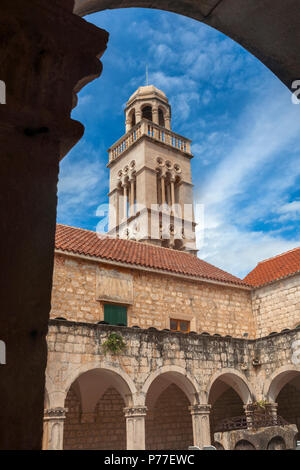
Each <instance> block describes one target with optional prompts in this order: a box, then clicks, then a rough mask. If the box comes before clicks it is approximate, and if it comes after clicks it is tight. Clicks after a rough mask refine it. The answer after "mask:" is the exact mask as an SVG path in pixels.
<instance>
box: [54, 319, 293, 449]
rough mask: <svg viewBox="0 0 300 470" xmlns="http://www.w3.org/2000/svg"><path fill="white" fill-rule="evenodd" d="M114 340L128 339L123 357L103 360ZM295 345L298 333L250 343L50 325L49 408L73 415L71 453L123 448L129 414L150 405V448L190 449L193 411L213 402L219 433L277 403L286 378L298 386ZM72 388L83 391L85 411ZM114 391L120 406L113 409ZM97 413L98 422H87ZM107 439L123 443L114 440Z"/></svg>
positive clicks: (67, 443) (102, 327)
mask: <svg viewBox="0 0 300 470" xmlns="http://www.w3.org/2000/svg"><path fill="white" fill-rule="evenodd" d="M111 333H116V334H119V335H121V336H122V337H123V339H124V341H125V343H126V349H125V350H124V351H122V352H119V353H118V354H112V353H110V352H107V353H106V354H105V353H104V350H103V343H104V341H106V340H107V339H108V338H109V336H110V335H111ZM297 341H300V330H299V329H296V330H292V331H289V332H287V333H281V334H277V335H274V336H271V337H266V338H263V339H259V340H247V339H245V338H244V339H242V338H241V339H238V338H228V337H216V336H210V335H209V336H207V335H205V334H193V333H189V334H183V333H172V332H167V331H158V330H155V329H154V328H150V329H138V328H130V327H117V326H109V325H97V324H94V323H79V322H69V321H63V320H50V326H49V333H48V366H47V381H46V389H47V398H48V400H47V407H49V408H50V409H59V408H64V407H66V408H69V412H68V414H67V419H66V424H65V432H66V435H65V447H66V448H78V447H80V446H81V447H82V448H97V449H100V448H102V449H103V448H106V449H118V448H124V447H125V444H124V439H125V436H126V433H125V414H124V407H129V408H130V409H131V407H136V408H139V407H142V408H143V407H145V406H146V407H147V408H148V411H147V414H146V423H147V424H146V443H147V447H148V448H152V449H158V448H160V449H163V448H174V449H175V448H177V449H178V448H180V449H181V448H186V446H187V445H190V444H191V415H190V414H189V412H188V406H190V405H197V404H201V405H204V406H205V405H206V404H207V403H210V396H211V397H214V398H213V402H212V411H211V420H212V421H211V423H212V432H213V428H214V424H215V422H216V421H217V420H219V419H221V418H222V417H225V415H226V416H227V417H229V416H228V414H229V412H230V416H231V417H232V416H236V415H241V414H243V413H241V412H242V405H244V404H247V403H251V402H254V401H257V400H262V399H263V400H267V401H268V400H269V397H271V396H275V400H276V397H277V395H276V393H275V392H274V389H273V388H272V387H275V389H278V383H279V385H280V383H282V378H283V380H284V381H285V383H288V382H290V383H291V384H292V385H293V386H294V384H295V383H294V381H295V380H296V377H299V376H300V367H299V366H297V365H295V364H294V362H293V357H294V356H293V354H294V349H293V345H294V344H295V342H297ZM285 374H288V375H285ZM278 377H279V378H280V380H279V382H276V380H277V378H278ZM291 379H292V381H291ZM95 380H97V381H96V382H95ZM78 381H79V382H78ZM297 383H298V382H297ZM72 384H74V387H75V386H76V387H77V386H79V387H81V388H80V389H81V392H82V393H81V395H80V396H81V406H79V403H78V402H77V403H76V394H75V390H76V388H74V390H73V392H74V394H72ZM274 384H275V385H274ZM70 387H71V388H70ZM224 387H225V388H224ZM112 388H113V389H114V391H112ZM226 388H228V391H226ZM279 388H280V387H279ZM281 388H282V386H281ZM296 388H297V390H298V393H299V387H298V385H297V387H296ZM69 389H70V392H69V395H68V397H67V401H66V396H67V391H68V390H69ZM233 389H234V390H235V392H233V391H232V390H233ZM105 390H108V392H107V393H105ZM115 390H117V392H118V397H119V401H118V400H115V398H114V400H113V402H112V401H111V400H112V397H114V396H115V395H117V392H116V391H115ZM279 391H280V390H279V389H278V392H279ZM210 392H211V394H212V395H210ZM223 392H225V393H224V396H223V395H222V393H223ZM271 392H272V393H271ZM282 393H283V392H282ZM95 394H96V395H97V396H96V395H95ZM237 394H238V396H239V398H238V397H237ZM290 395H291V394H290ZM121 396H122V398H121ZM279 398H280V397H279ZM91 400H92V401H91ZM99 400H100V401H99ZM288 400H290V398H289V399H288ZM285 401H286V400H285V399H284V402H285ZM281 402H282V400H280V403H281ZM92 403H94V405H92ZM100 403H101V406H102V412H100V408H99V406H100V405H99V404H100ZM84 406H85V407H86V409H84ZM297 406H298V404H297V403H296V405H295V406H294V405H293V409H292V408H291V409H290V410H289V413H290V414H289V421H291V420H293V422H295V421H297V417H298V408H297ZM296 408H297V409H296ZM91 410H95V411H93V413H94V412H95V413H96V418H95V419H94V420H93V419H92V418H91V416H88V412H89V413H90V414H91ZM87 411H88V412H87ZM80 413H81V418H80V417H79V414H80ZM101 413H102V414H101ZM104 423H105V426H104ZM121 429H122V432H121ZM147 430H148V431H147ZM109 433H110V434H109ZM109 436H118V437H117V439H116V440H115V441H113V440H112V439H111V438H110V437H109ZM106 439H107V440H106ZM81 440H82V441H81ZM158 441H160V442H158ZM78 442H79V443H80V444H78Z"/></svg>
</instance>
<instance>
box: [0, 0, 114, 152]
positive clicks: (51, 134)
mask: <svg viewBox="0 0 300 470" xmlns="http://www.w3.org/2000/svg"><path fill="white" fill-rule="evenodd" d="M27 3H28V2H23V1H22V0H15V1H14V2H12V1H10V0H2V2H1V18H0V31H1V33H0V37H1V39H3V40H2V43H3V44H2V43H1V47H0V63H1V80H3V81H4V82H5V85H6V104H5V105H1V106H0V108H1V109H0V122H1V121H2V122H3V123H4V130H3V129H2V131H1V125H0V134H1V132H5V135H6V136H7V135H8V134H9V133H10V132H11V133H14V134H16V135H17V136H18V135H20V136H23V138H25V137H26V138H27V140H30V142H31V143H32V141H33V139H34V141H36V140H41V139H42V138H44V137H45V136H46V137H47V138H48V139H52V140H53V141H55V142H59V143H60V157H61V158H62V157H63V156H64V155H65V153H66V152H68V151H69V150H70V148H72V146H73V145H74V144H75V143H76V142H77V141H78V140H79V139H80V138H81V136H82V134H83V130H84V127H83V126H82V125H81V124H80V123H79V122H78V121H75V120H73V119H71V117H70V114H71V111H72V108H74V107H75V106H76V104H77V93H78V92H79V91H80V90H81V88H83V87H84V86H85V85H86V84H87V83H89V82H90V81H92V80H93V79H95V78H96V77H98V76H99V75H100V74H101V71H102V64H101V62H100V60H99V58H100V57H101V55H102V54H103V52H104V51H105V49H106V43H107V40H108V33H107V32H106V31H104V30H102V29H100V28H97V27H95V26H94V25H92V24H91V23H88V22H87V21H85V20H83V19H82V18H80V17H78V16H76V15H74V14H73V2H72V0H71V1H70V0H60V1H54V0H52V1H51V2H49V1H48V0H35V1H32V2H30V8H28V5H27ZM36 18H38V21H34V20H35V19H36ZM14 139H16V137H15V136H14ZM46 145H47V144H46ZM46 145H45V144H44V146H46Z"/></svg>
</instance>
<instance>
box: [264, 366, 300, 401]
mask: <svg viewBox="0 0 300 470" xmlns="http://www.w3.org/2000/svg"><path fill="white" fill-rule="evenodd" d="M298 374H300V368H299V367H296V366H293V365H287V366H283V367H280V368H279V369H277V370H275V372H273V374H272V375H271V377H270V378H269V379H268V380H266V382H265V386H264V396H265V397H266V399H267V400H268V401H270V402H275V401H276V398H277V396H278V394H279V392H280V391H281V389H282V388H283V387H284V386H285V385H286V384H287V383H288V382H289V381H290V380H292V379H293V378H295V377H296V376H297V375H298Z"/></svg>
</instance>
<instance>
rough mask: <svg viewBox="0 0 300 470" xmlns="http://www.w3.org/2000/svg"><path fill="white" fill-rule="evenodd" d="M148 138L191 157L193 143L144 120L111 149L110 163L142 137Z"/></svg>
mask: <svg viewBox="0 0 300 470" xmlns="http://www.w3.org/2000/svg"><path fill="white" fill-rule="evenodd" d="M143 136H148V137H150V138H152V139H154V140H156V141H159V142H162V143H163V144H166V145H169V146H170V147H172V148H176V149H178V150H181V151H182V152H184V153H187V154H190V155H191V141H190V140H189V139H186V138H185V137H182V136H181V135H179V134H176V133H175V132H172V131H169V130H168V129H166V128H165V127H161V126H159V125H157V124H154V123H153V122H152V121H148V120H147V119H142V120H141V121H140V122H139V123H138V124H136V125H135V126H134V127H133V128H132V129H130V131H129V132H127V134H125V135H124V136H123V137H121V138H120V139H119V140H118V141H117V142H116V143H115V144H114V145H113V146H112V147H110V149H109V150H108V152H109V162H111V161H112V160H115V159H116V158H118V157H119V156H120V155H122V154H123V153H124V152H125V151H126V150H128V149H129V148H130V147H131V146H132V145H133V144H134V143H135V142H137V141H138V140H139V139H140V138H141V137H143Z"/></svg>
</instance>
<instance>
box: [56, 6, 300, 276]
mask: <svg viewBox="0 0 300 470" xmlns="http://www.w3.org/2000/svg"><path fill="white" fill-rule="evenodd" d="M87 20H88V21H90V22H92V23H94V24H96V25H97V26H99V27H102V28H104V29H106V30H107V31H109V33H110V40H109V46H108V49H107V51H106V52H105V54H104V55H103V57H102V62H103V73H102V75H101V77H100V79H98V80H95V81H94V82H92V83H91V84H89V85H87V86H86V87H85V88H84V89H83V90H82V91H81V92H80V94H79V101H78V106H77V108H76V109H75V110H74V111H73V118H74V119H78V120H79V121H81V122H82V123H83V124H84V125H85V128H86V130H85V135H84V137H83V139H82V140H81V141H80V143H79V144H78V145H77V146H76V147H75V148H74V149H72V151H71V152H70V153H69V154H68V156H67V157H65V159H64V160H63V161H62V163H61V168H60V181H59V204H58V222H60V223H64V224H68V225H73V226H77V227H83V228H87V229H91V230H95V229H96V226H97V224H98V222H99V211H98V213H97V208H98V207H99V205H101V204H103V203H107V202H108V198H107V192H108V177H109V174H108V169H107V168H106V163H107V160H108V154H107V152H106V150H107V149H108V148H109V147H110V146H111V145H112V144H113V143H114V142H115V141H116V140H117V139H118V138H119V137H121V135H123V134H124V114H123V110H124V105H125V103H126V101H127V99H128V98H129V96H130V95H131V94H132V93H133V92H134V91H135V90H136V89H137V88H138V87H139V86H141V85H145V69H146V64H148V67H149V83H150V84H153V85H155V86H156V87H158V88H160V89H162V90H163V91H164V92H165V93H166V94H167V96H168V98H169V101H170V103H171V105H172V129H173V130H174V131H175V132H177V133H179V134H182V135H183V136H186V137H189V138H191V139H192V140H193V146H192V150H193V154H194V159H193V160H192V172H193V173H192V174H193V182H194V185H195V193H194V196H195V203H197V204H199V205H200V210H198V211H197V214H198V217H199V221H201V220H202V219H201V217H200V215H201V207H204V229H203V227H202V224H199V227H198V247H199V257H200V258H202V259H205V260H206V261H208V262H210V263H212V264H214V265H216V266H218V267H220V268H222V269H225V270H227V271H229V272H231V273H232V274H235V275H237V276H240V277H244V276H245V275H246V274H247V273H248V272H249V271H250V270H251V269H253V268H254V267H255V266H256V264H257V262H258V261H260V260H262V259H265V258H268V257H271V256H274V255H276V254H279V253H281V252H283V251H285V250H289V249H292V248H294V247H296V246H299V245H300V224H299V216H300V158H299V156H300V139H299V136H300V119H299V112H300V106H297V105H295V104H292V102H291V96H290V93H289V91H288V90H287V89H286V88H285V86H284V85H283V84H282V83H281V82H279V80H278V79H277V78H276V77H275V76H274V75H273V74H272V73H271V72H270V71H269V70H268V69H266V68H265V67H264V66H263V65H262V64H261V63H260V62H259V61H258V60H257V59H255V58H254V57H253V56H251V55H250V54H249V53H248V52H247V51H245V50H244V49H242V48H241V47H240V46H239V45H237V44H236V43H235V42H233V41H232V40H230V39H229V38H227V37H226V36H224V35H222V34H221V33H219V32H217V31H215V30H213V29H212V28H210V27H208V26H206V25H204V24H201V23H199V22H197V21H194V20H191V19H189V18H185V17H182V16H179V15H175V14H172V13H167V12H162V11H155V10H147V9H124V10H114V11H105V12H100V13H97V14H94V15H91V16H89V17H87ZM97 214H98V215H97Z"/></svg>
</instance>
